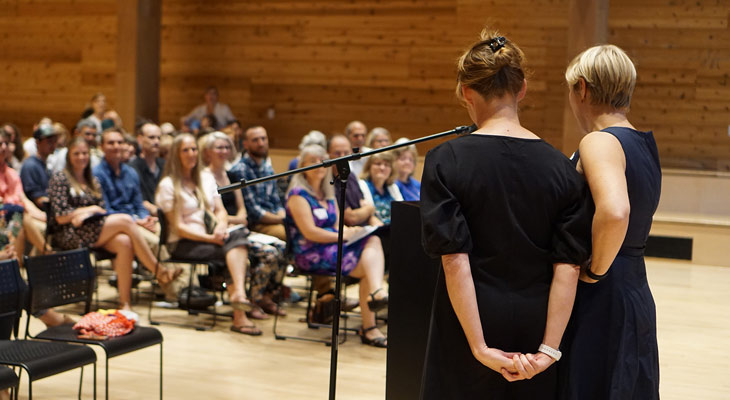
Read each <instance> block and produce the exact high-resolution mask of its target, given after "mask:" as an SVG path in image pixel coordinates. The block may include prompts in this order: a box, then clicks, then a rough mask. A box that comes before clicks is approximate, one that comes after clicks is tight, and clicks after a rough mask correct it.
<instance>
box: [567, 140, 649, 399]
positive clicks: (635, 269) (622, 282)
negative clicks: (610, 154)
mask: <svg viewBox="0 0 730 400" xmlns="http://www.w3.org/2000/svg"><path fill="white" fill-rule="evenodd" d="M603 131H604V132H608V133H610V134H612V135H614V136H615V137H616V138H617V139H618V140H619V142H620V143H621V146H622V147H623V150H624V154H625V156H626V184H627V186H628V195H629V203H630V205H631V214H630V216H629V226H628V231H627V232H626V238H625V239H624V243H623V245H622V247H621V250H620V251H619V253H618V256H617V257H616V259H615V260H614V262H613V264H611V269H610V270H609V272H608V275H607V276H606V277H605V278H604V279H603V280H601V281H599V282H598V283H594V284H589V283H584V282H579V283H578V293H577V296H576V300H575V306H574V307H573V314H572V316H571V320H570V323H569V324H568V328H567V330H566V333H565V336H564V337H563V342H562V345H561V349H562V351H563V358H562V359H561V360H560V362H558V363H557V364H558V369H559V375H560V399H571V400H573V399H575V400H579V399H580V400H585V399H591V400H603V399H611V400H631V399H636V400H639V399H640V400H652V399H658V398H659V351H658V348H657V338H656V308H655V305H654V298H653V297H652V294H651V290H650V289H649V283H648V282H647V279H646V266H645V264H644V247H645V245H646V240H647V238H648V236H649V230H650V229H651V222H652V217H653V215H654V211H655V210H656V208H657V205H658V203H659V195H660V191H661V178H662V175H661V169H660V166H659V155H658V152H657V147H656V142H655V141H654V136H653V135H652V133H651V132H640V131H636V130H633V129H629V128H620V127H611V128H606V129H604V130H603ZM579 157H580V155H579V154H578V153H577V152H576V154H575V156H574V157H573V161H574V162H576V163H577V161H578V159H579Z"/></svg>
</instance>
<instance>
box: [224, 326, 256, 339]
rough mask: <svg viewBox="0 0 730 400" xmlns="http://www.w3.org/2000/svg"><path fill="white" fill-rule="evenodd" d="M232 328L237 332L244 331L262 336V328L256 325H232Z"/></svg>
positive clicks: (244, 332)
mask: <svg viewBox="0 0 730 400" xmlns="http://www.w3.org/2000/svg"><path fill="white" fill-rule="evenodd" d="M231 330H232V331H233V332H236V333H242V334H244V335H249V336H261V329H259V327H258V326H256V325H241V326H235V325H231Z"/></svg>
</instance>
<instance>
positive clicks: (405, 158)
mask: <svg viewBox="0 0 730 400" xmlns="http://www.w3.org/2000/svg"><path fill="white" fill-rule="evenodd" d="M407 141H408V139H406V138H400V139H398V140H396V141H395V143H396V144H400V143H404V142H407ZM393 153H394V154H395V163H394V166H395V176H396V180H395V184H396V186H398V190H400V193H401V195H403V200H405V201H418V200H420V199H421V182H419V181H417V180H416V179H415V178H414V177H413V173H414V172H415V171H416V162H417V160H418V150H417V149H416V145H413V144H412V145H410V146H406V147H401V148H398V149H395V150H393Z"/></svg>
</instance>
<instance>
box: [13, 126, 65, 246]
mask: <svg viewBox="0 0 730 400" xmlns="http://www.w3.org/2000/svg"><path fill="white" fill-rule="evenodd" d="M57 136H58V132H57V131H56V130H55V129H53V126H52V125H51V124H50V123H49V124H46V123H43V124H40V125H39V126H38V128H37V129H36V130H35V132H33V138H34V139H35V142H36V145H37V149H36V150H37V152H36V154H35V155H33V156H31V157H28V158H26V159H25V161H24V162H23V165H22V167H21V168H20V181H21V184H22V189H23V194H24V196H23V197H24V200H23V205H24V208H25V210H26V211H27V213H28V215H29V216H31V217H33V218H27V220H26V221H25V222H26V223H25V224H24V229H23V230H24V232H25V234H26V235H27V237H26V238H27V239H28V241H30V242H31V244H33V246H34V247H35V248H36V249H38V250H39V251H41V252H44V251H45V250H46V246H45V239H44V238H45V232H46V215H45V213H44V212H42V211H41V210H46V207H47V205H48V180H49V179H50V175H49V173H48V169H47V168H46V160H47V159H48V156H49V155H51V154H53V152H54V151H55V150H56V142H57V140H58V137H57ZM28 199H29V200H30V201H28ZM31 203H32V204H31ZM20 242H21V241H19V243H18V245H19V246H20V247H21V248H20V249H18V250H19V251H23V250H24V249H23V248H22V246H23V243H20ZM19 259H22V257H21V258H19Z"/></svg>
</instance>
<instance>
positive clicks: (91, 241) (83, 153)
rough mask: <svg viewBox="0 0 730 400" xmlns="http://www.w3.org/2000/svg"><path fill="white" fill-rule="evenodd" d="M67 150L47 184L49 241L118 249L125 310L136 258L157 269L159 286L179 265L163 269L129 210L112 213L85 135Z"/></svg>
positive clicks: (64, 247) (60, 245)
mask: <svg viewBox="0 0 730 400" xmlns="http://www.w3.org/2000/svg"><path fill="white" fill-rule="evenodd" d="M68 149H69V150H68V152H67V153H66V167H65V168H64V169H63V171H60V172H56V173H55V174H53V176H52V177H51V180H50V181H49V183H48V194H49V197H50V199H51V203H50V208H51V214H52V215H53V216H55V219H51V220H49V229H50V231H51V232H52V233H53V235H52V236H51V244H52V245H53V247H54V248H59V249H62V250H71V249H78V248H80V247H91V248H103V249H105V250H108V251H110V252H112V253H114V254H116V257H114V259H113V260H112V266H113V267H114V271H116V273H117V279H118V280H117V289H118V290H119V305H120V308H121V309H127V310H128V309H130V308H131V306H130V290H131V287H132V261H133V260H134V257H135V256H136V257H137V259H138V260H139V261H140V262H141V263H142V264H143V265H144V266H145V267H146V268H147V269H149V270H150V271H153V272H154V271H157V280H158V281H159V283H160V285H166V284H169V283H170V282H171V281H172V280H173V279H174V278H175V277H176V275H178V274H179V273H180V271H179V270H177V271H176V270H172V269H165V268H159V269H157V259H156V258H155V256H154V255H153V254H152V251H151V250H150V248H149V247H148V246H147V244H146V242H145V241H144V239H143V238H142V236H141V235H140V233H139V231H138V229H137V224H136V223H135V222H134V220H132V217H130V216H129V215H127V214H108V215H107V213H106V210H105V209H104V199H103V198H102V194H101V187H100V186H99V182H98V181H97V180H96V178H94V177H93V175H92V174H91V166H90V165H89V146H88V144H86V141H85V139H84V138H83V137H77V138H74V139H73V140H72V141H71V143H70V144H69V147H68Z"/></svg>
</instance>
